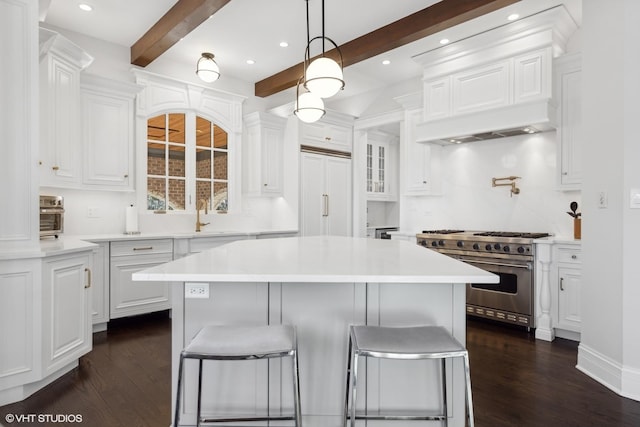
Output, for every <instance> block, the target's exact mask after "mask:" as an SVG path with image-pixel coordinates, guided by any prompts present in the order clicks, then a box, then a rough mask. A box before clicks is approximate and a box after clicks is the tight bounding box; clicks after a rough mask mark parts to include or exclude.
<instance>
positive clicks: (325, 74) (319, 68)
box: [305, 57, 344, 98]
mask: <svg viewBox="0 0 640 427" xmlns="http://www.w3.org/2000/svg"><path fill="white" fill-rule="evenodd" d="M305 87H306V88H307V89H308V90H309V91H310V92H311V93H313V94H315V95H317V96H319V97H320V98H329V97H332V96H333V95H335V94H336V93H338V91H339V90H340V89H342V88H343V87H344V78H343V74H342V68H341V67H340V65H338V63H337V62H336V61H334V60H333V59H331V58H327V57H321V58H318V59H316V60H314V61H313V62H312V63H311V64H310V65H309V67H307V71H306V74H305Z"/></svg>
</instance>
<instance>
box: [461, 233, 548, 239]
mask: <svg viewBox="0 0 640 427" xmlns="http://www.w3.org/2000/svg"><path fill="white" fill-rule="evenodd" d="M473 235H474V236H490V237H520V238H524V239H539V238H541V237H548V236H549V234H548V233H519V232H515V231H484V232H481V233H473Z"/></svg>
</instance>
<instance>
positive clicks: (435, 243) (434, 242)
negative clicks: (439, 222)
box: [431, 240, 438, 248]
mask: <svg viewBox="0 0 640 427" xmlns="http://www.w3.org/2000/svg"><path fill="white" fill-rule="evenodd" d="M431 246H433V247H434V248H435V247H436V246H438V242H436V241H435V240H434V241H433V242H431Z"/></svg>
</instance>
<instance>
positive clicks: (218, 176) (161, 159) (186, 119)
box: [147, 111, 229, 212]
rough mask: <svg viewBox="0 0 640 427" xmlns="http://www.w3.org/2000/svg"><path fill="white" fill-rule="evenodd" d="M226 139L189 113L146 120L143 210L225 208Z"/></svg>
mask: <svg viewBox="0 0 640 427" xmlns="http://www.w3.org/2000/svg"><path fill="white" fill-rule="evenodd" d="M228 154H229V148H228V134H227V132H226V131H224V130H223V129H222V128H221V127H219V126H217V125H216V124H215V123H214V122H213V121H211V120H209V119H207V118H206V117H202V116H200V115H198V114H196V113H195V112H193V111H185V112H170V113H165V114H160V115H157V116H154V117H151V118H149V119H148V120H147V210H150V211H186V210H193V209H195V206H197V205H198V201H199V200H206V201H207V205H208V207H209V209H211V210H215V211H220V212H226V211H227V210H228V209H229V206H228V200H229V196H228V195H229V173H228V166H229V160H228V157H229V156H228Z"/></svg>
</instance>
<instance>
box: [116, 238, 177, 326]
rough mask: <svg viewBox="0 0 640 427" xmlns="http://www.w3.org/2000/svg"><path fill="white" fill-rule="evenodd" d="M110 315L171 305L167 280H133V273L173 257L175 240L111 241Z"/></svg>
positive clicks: (122, 315)
mask: <svg viewBox="0 0 640 427" xmlns="http://www.w3.org/2000/svg"><path fill="white" fill-rule="evenodd" d="M110 249H111V257H110V259H111V262H110V264H111V268H110V278H111V280H110V304H109V305H110V318H111V319H115V318H119V317H125V316H133V315H137V314H144V313H150V312H154V311H160V310H166V309H169V308H170V307H171V304H170V301H169V284H168V283H167V282H134V281H133V280H131V275H132V274H133V273H135V272H138V271H140V270H144V269H146V268H150V267H154V266H156V265H160V264H164V263H166V262H169V261H171V260H172V259H173V240H172V239H157V240H154V239H146V240H145V239H141V240H128V241H122V242H111V248H110Z"/></svg>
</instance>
